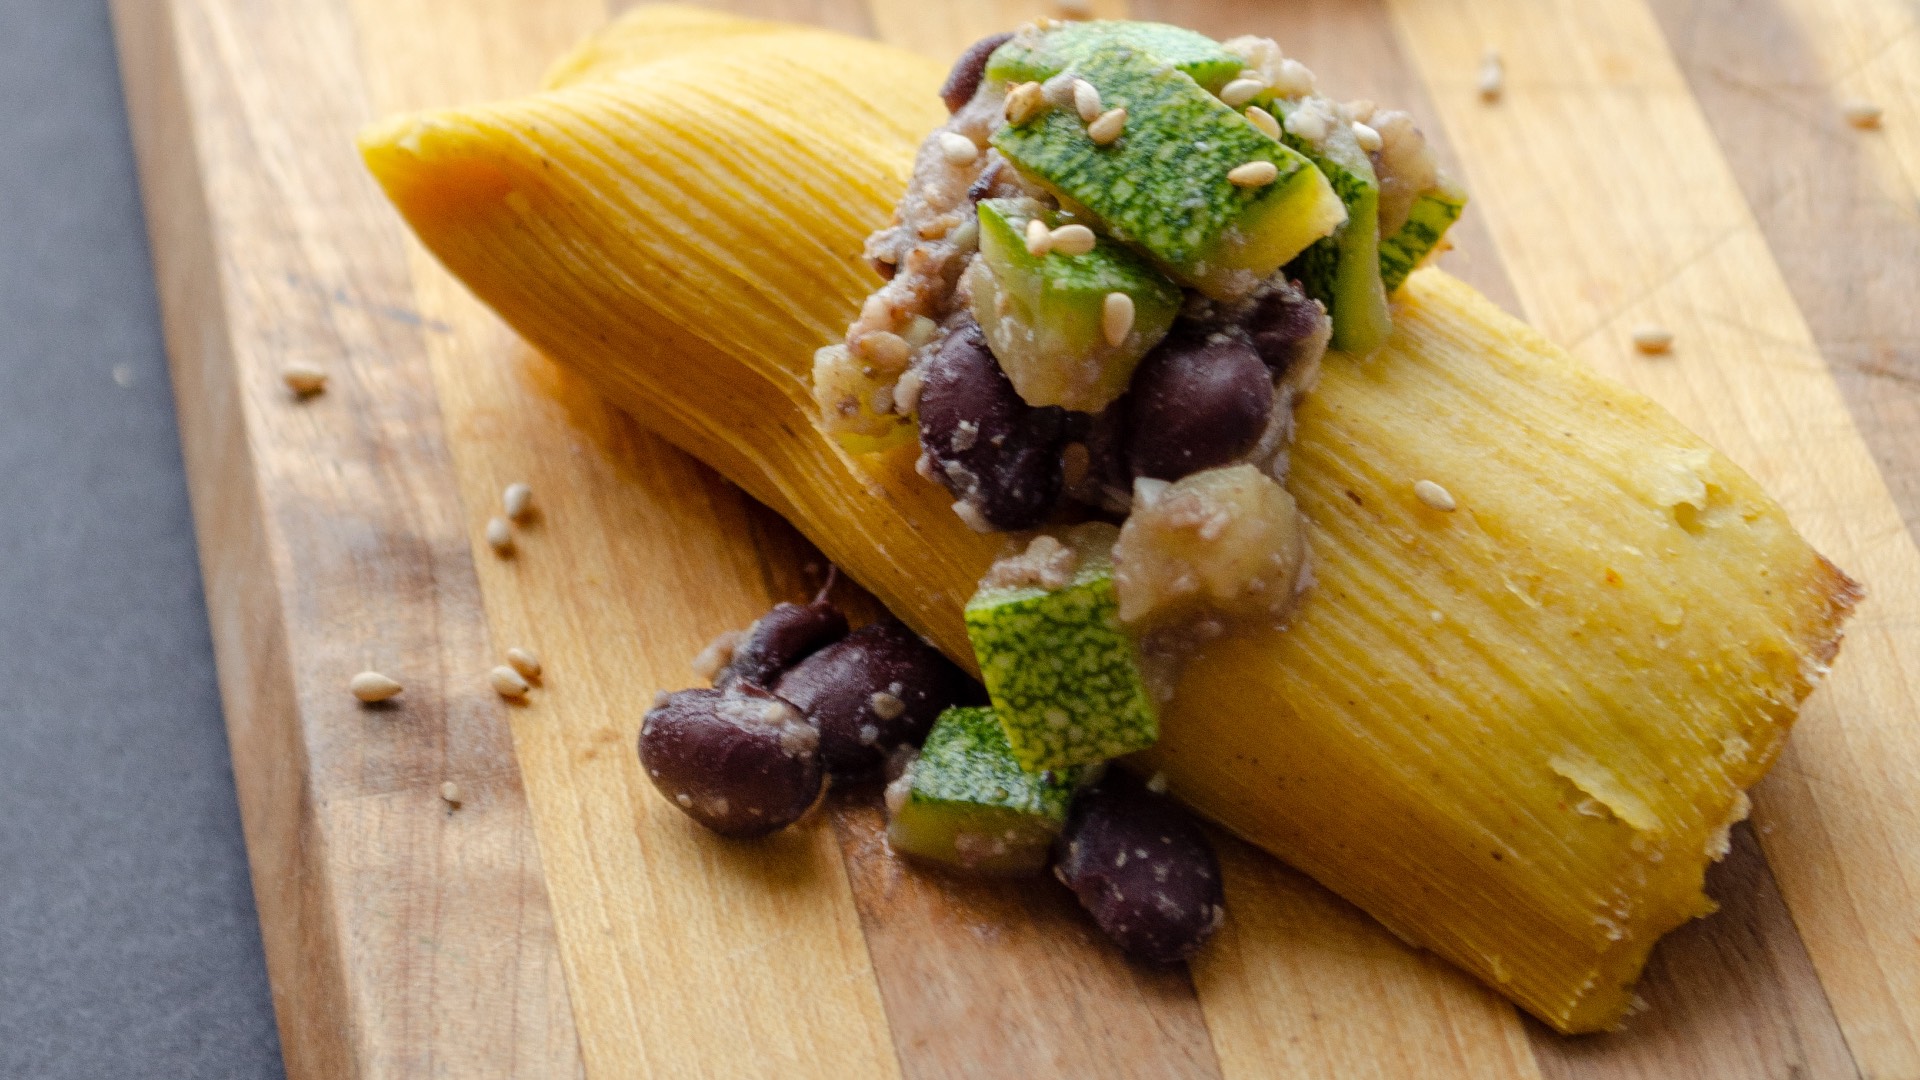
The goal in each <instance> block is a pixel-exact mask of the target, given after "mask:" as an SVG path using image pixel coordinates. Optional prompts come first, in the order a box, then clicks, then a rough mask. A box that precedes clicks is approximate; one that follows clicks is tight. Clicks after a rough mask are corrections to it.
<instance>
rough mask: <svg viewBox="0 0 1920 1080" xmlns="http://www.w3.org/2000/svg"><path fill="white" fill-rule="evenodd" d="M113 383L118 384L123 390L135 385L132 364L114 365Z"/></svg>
mask: <svg viewBox="0 0 1920 1080" xmlns="http://www.w3.org/2000/svg"><path fill="white" fill-rule="evenodd" d="M113 385H115V386H118V387H119V388H120V389H122V390H125V389H126V388H127V387H129V386H132V385H133V365H132V364H115V365H113Z"/></svg>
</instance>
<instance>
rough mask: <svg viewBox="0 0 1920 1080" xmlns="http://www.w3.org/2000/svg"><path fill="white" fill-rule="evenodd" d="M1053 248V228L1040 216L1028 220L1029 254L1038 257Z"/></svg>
mask: <svg viewBox="0 0 1920 1080" xmlns="http://www.w3.org/2000/svg"><path fill="white" fill-rule="evenodd" d="M1052 250H1053V230H1052V229H1049V228H1047V223H1046V222H1044V221H1041V220H1040V219H1039V218H1034V219H1033V220H1031V221H1029V222H1027V254H1029V255H1031V256H1033V257H1034V258H1036V259H1038V258H1041V257H1043V256H1045V255H1046V253H1047V252H1049V251H1052Z"/></svg>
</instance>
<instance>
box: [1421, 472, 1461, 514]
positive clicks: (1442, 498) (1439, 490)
mask: <svg viewBox="0 0 1920 1080" xmlns="http://www.w3.org/2000/svg"><path fill="white" fill-rule="evenodd" d="M1413 494H1414V497H1415V498H1417V499H1419V500H1420V501H1421V502H1422V503H1425V504H1426V506H1427V508H1428V509H1430V510H1438V511H1440V512H1441V513H1443V514H1450V513H1452V512H1453V510H1454V508H1455V507H1456V506H1458V505H1459V504H1458V503H1456V502H1454V501H1453V492H1451V491H1448V490H1447V489H1446V488H1443V487H1441V486H1440V485H1439V484H1436V483H1434V482H1433V481H1431V480H1420V481H1416V482H1415V483H1414V485H1413Z"/></svg>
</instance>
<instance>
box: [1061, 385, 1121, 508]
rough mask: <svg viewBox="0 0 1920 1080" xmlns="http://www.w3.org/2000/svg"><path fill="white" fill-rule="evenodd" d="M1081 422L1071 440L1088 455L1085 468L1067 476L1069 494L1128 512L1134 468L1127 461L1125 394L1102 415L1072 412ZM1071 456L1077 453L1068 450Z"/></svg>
mask: <svg viewBox="0 0 1920 1080" xmlns="http://www.w3.org/2000/svg"><path fill="white" fill-rule="evenodd" d="M1071 415H1072V416H1073V418H1074V419H1075V420H1076V421H1078V423H1076V424H1074V425H1073V427H1072V430H1071V431H1070V432H1069V435H1068V438H1069V439H1071V440H1072V441H1073V442H1077V443H1079V444H1080V445H1081V447H1082V448H1083V449H1084V451H1085V453H1086V457H1085V459H1084V461H1085V466H1086V467H1085V469H1084V470H1083V471H1081V472H1080V473H1079V474H1078V475H1075V474H1074V473H1073V472H1072V471H1071V470H1070V471H1069V473H1068V475H1067V483H1068V485H1069V488H1068V491H1067V494H1069V495H1071V496H1072V497H1073V498H1074V499H1076V500H1078V501H1080V502H1083V503H1085V504H1086V505H1088V506H1091V507H1094V508H1096V509H1099V510H1103V511H1106V512H1108V513H1115V514H1122V515H1124V514H1125V513H1126V512H1127V507H1128V500H1129V499H1131V498H1132V495H1133V465H1132V464H1131V463H1130V462H1129V461H1128V460H1127V398H1126V397H1125V396H1124V395H1123V396H1121V398H1120V399H1119V400H1118V401H1115V402H1114V403H1113V404H1112V405H1109V406H1107V407H1106V408H1105V409H1102V410H1101V411H1100V412H1099V414H1097V415H1094V416H1088V415H1087V414H1086V413H1073V414H1071ZM1067 452H1068V455H1069V456H1071V455H1073V454H1074V453H1075V451H1073V449H1072V447H1070V446H1069V447H1068V451H1067Z"/></svg>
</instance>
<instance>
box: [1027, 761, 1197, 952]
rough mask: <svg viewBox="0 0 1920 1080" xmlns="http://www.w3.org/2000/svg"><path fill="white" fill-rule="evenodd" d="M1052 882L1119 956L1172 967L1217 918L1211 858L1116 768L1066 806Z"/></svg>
mask: <svg viewBox="0 0 1920 1080" xmlns="http://www.w3.org/2000/svg"><path fill="white" fill-rule="evenodd" d="M1054 850H1055V862H1054V867H1053V872H1054V876H1055V877H1058V878H1059V879H1060V880H1061V882H1063V883H1064V884H1065V885H1066V886H1067V888H1069V889H1072V890H1073V892H1074V895H1076V896H1078V897H1079V898H1080V904H1081V906H1082V907H1084V908H1086V909H1087V911H1088V912H1089V913H1090V914H1092V916H1093V921H1094V922H1096V923H1098V924H1099V926H1100V929H1101V930H1102V931H1104V932H1105V933H1106V935H1107V936H1108V937H1110V938H1112V939H1113V940H1114V942H1115V943H1116V944H1118V945H1119V946H1120V947H1121V948H1122V949H1124V950H1125V951H1127V952H1128V953H1130V954H1132V955H1134V956H1137V957H1140V958H1142V959H1145V960H1151V961H1153V962H1155V963H1161V964H1173V963H1178V962H1180V961H1182V960H1186V959H1189V958H1190V957H1192V956H1193V954H1194V953H1196V952H1199V951H1200V946H1202V945H1204V944H1206V941H1207V939H1208V938H1209V937H1212V936H1213V932H1214V931H1215V930H1217V929H1219V928H1220V922H1221V920H1222V919H1224V918H1225V917H1226V912H1227V909H1226V893H1225V890H1224V889H1222V888H1221V884H1220V862H1219V860H1218V859H1216V858H1215V857H1214V854H1213V845H1211V844H1209V843H1208V842H1207V836H1206V833H1204V832H1202V831H1201V829H1200V826H1199V824H1198V823H1196V822H1195V821H1194V820H1193V818H1192V817H1190V816H1189V815H1188V814H1187V813H1186V812H1185V811H1184V810H1181V809H1180V808H1179V807H1178V806H1175V805H1174V803H1173V801H1172V800H1171V799H1168V798H1167V797H1166V796H1164V795H1156V794H1154V793H1153V792H1151V791H1149V790H1147V788H1146V786H1145V785H1143V784H1141V783H1140V781H1138V780H1136V779H1134V778H1133V777H1131V776H1128V775H1126V774H1125V773H1122V772H1121V771H1120V770H1118V769H1113V770H1110V771H1109V772H1108V773H1107V775H1106V777H1104V778H1103V779H1102V780H1101V781H1100V783H1099V784H1098V786H1096V787H1094V788H1093V789H1091V790H1089V791H1086V792H1083V793H1082V794H1081V795H1080V796H1079V797H1078V798H1077V799H1075V800H1074V804H1073V810H1072V812H1071V813H1070V814H1069V815H1068V817H1067V826H1066V828H1065V829H1064V830H1062V831H1061V833H1060V838H1059V840H1058V841H1057V842H1056V846H1055V849H1054Z"/></svg>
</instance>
